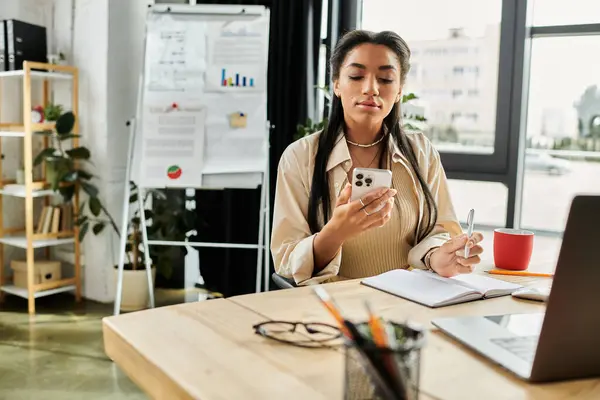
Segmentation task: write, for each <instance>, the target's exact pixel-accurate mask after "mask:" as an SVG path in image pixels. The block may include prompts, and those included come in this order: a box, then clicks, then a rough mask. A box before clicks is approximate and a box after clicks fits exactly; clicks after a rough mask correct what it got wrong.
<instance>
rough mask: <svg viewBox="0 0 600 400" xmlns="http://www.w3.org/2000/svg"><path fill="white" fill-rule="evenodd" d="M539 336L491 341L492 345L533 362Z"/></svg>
mask: <svg viewBox="0 0 600 400" xmlns="http://www.w3.org/2000/svg"><path fill="white" fill-rule="evenodd" d="M538 338H539V336H537V335H533V336H515V337H508V338H494V339H490V340H491V341H492V343H495V344H497V345H498V346H500V347H502V348H503V349H505V350H508V351H509V352H511V353H513V354H514V355H516V356H517V357H519V358H521V359H523V360H525V361H528V362H533V356H534V354H535V348H536V345H537V341H538Z"/></svg>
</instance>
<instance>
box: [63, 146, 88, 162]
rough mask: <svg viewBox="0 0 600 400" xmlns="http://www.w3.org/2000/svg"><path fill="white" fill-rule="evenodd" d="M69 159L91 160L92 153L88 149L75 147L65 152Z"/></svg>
mask: <svg viewBox="0 0 600 400" xmlns="http://www.w3.org/2000/svg"><path fill="white" fill-rule="evenodd" d="M65 153H67V154H68V155H69V157H71V158H74V159H78V160H88V159H89V158H90V155H91V154H90V151H89V150H88V149H87V148H86V147H75V148H72V149H69V150H67V151H65Z"/></svg>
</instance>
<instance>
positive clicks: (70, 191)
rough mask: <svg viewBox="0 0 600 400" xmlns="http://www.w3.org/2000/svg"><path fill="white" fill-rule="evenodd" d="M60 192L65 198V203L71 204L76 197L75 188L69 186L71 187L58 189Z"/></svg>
mask: <svg viewBox="0 0 600 400" xmlns="http://www.w3.org/2000/svg"><path fill="white" fill-rule="evenodd" d="M58 191H59V192H60V194H61V196H62V198H63V202H65V203H69V202H70V201H71V199H72V198H73V196H74V195H75V186H74V185H69V186H64V187H60V188H58Z"/></svg>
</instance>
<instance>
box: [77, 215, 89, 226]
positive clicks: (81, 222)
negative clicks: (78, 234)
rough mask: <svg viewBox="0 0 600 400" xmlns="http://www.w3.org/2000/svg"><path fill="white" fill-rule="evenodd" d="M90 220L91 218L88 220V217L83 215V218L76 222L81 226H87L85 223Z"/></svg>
mask: <svg viewBox="0 0 600 400" xmlns="http://www.w3.org/2000/svg"><path fill="white" fill-rule="evenodd" d="M88 219H89V218H88V216H87V215H82V216H81V217H79V218H78V219H77V222H76V224H77V225H80V226H81V225H83V224H85V223H86V222H87V221H88Z"/></svg>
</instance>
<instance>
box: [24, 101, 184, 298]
mask: <svg viewBox="0 0 600 400" xmlns="http://www.w3.org/2000/svg"><path fill="white" fill-rule="evenodd" d="M74 125H75V116H74V115H73V113H72V112H70V111H69V112H65V113H63V114H61V115H60V116H58V117H57V119H56V124H55V126H54V129H52V130H47V131H41V132H36V134H39V135H45V136H49V137H50V139H51V140H50V146H49V147H48V148H46V149H43V150H42V151H41V152H40V153H39V154H38V155H37V156H36V157H35V160H34V165H39V164H41V163H44V164H45V166H46V182H47V184H48V185H49V186H50V188H51V189H52V190H54V191H56V192H59V193H60V194H61V196H62V198H63V201H64V202H65V203H68V202H71V201H72V199H73V196H74V194H75V191H76V190H79V189H81V190H82V191H83V192H84V193H85V194H86V195H87V196H88V200H87V201H85V202H82V203H81V205H80V207H79V213H78V215H77V218H76V220H75V224H76V225H77V226H78V227H79V241H80V242H82V241H83V239H84V238H85V236H86V234H87V233H88V232H89V231H90V229H91V231H92V232H93V234H94V235H98V234H100V233H101V232H102V231H103V230H104V228H105V227H106V226H107V225H108V226H110V227H111V228H112V229H113V230H114V232H115V233H116V234H117V236H118V237H119V238H120V237H121V232H120V229H119V227H118V226H117V224H116V222H115V220H114V218H113V217H112V216H111V214H110V213H109V212H108V210H107V209H106V207H105V206H104V205H103V204H102V202H101V201H100V198H99V190H98V188H97V187H96V186H95V185H94V184H93V183H92V179H93V178H94V176H93V175H92V174H91V173H90V172H89V171H88V169H87V168H88V166H89V165H92V163H91V161H90V157H91V154H90V151H89V150H88V149H87V148H86V147H83V146H78V147H74V148H71V149H65V146H64V145H63V143H64V142H65V141H66V140H68V139H72V138H75V137H78V135H75V134H73V127H74ZM130 185H131V196H130V198H129V202H130V204H131V203H137V196H138V189H137V187H136V186H135V184H134V183H133V182H130ZM144 197H145V198H144V205H145V206H149V205H151V206H152V207H150V208H145V215H146V219H147V225H148V229H147V233H148V237H149V239H150V240H172V241H184V240H185V237H186V233H188V232H189V231H191V230H193V229H194V228H195V227H196V226H195V223H196V219H195V213H194V212H193V211H190V210H186V209H185V207H184V204H183V202H182V201H180V202H177V201H174V200H172V199H167V197H166V195H165V194H164V193H163V192H161V191H160V190H149V191H147V192H146V193H145V196H144ZM136 206H137V204H136ZM140 225H141V222H140V217H139V210H138V211H136V212H135V213H134V214H133V216H132V218H131V220H130V226H129V228H128V232H126V233H125V234H127V235H128V245H127V249H126V251H127V253H126V255H127V259H126V265H125V270H126V271H132V274H129V273H128V274H126V276H129V275H132V276H136V278H125V280H124V289H123V304H124V305H125V307H127V303H126V296H127V293H129V292H130V291H133V292H135V291H136V290H137V289H136V287H137V286H138V284H137V283H135V282H138V280H139V279H140V278H138V277H137V276H138V275H139V276H141V277H143V279H146V278H145V267H144V253H143V249H142V248H141V247H142V246H141V230H140ZM181 251H182V249H181V248H173V247H164V246H152V247H151V248H150V258H151V259H152V262H153V265H154V266H155V267H156V269H158V272H159V273H160V274H162V275H163V276H165V277H167V278H168V277H170V275H171V273H172V266H173V260H174V257H175V256H176V255H177V252H181ZM183 251H184V252H185V248H183ZM115 268H116V266H115ZM143 282H144V284H143V285H142V287H143V288H145V289H143V290H146V294H145V296H146V302H147V296H148V293H147V284H146V282H147V281H145V280H144V281H143ZM141 296H142V297H143V296H144V295H143V294H142V295H141ZM146 302H143V303H142V302H141V300H140V302H138V303H136V304H137V305H135V304H134V305H133V306H131V307H138V306H139V307H142V308H143V307H145V306H146V304H147V303H146ZM140 304H141V305H140Z"/></svg>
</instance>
